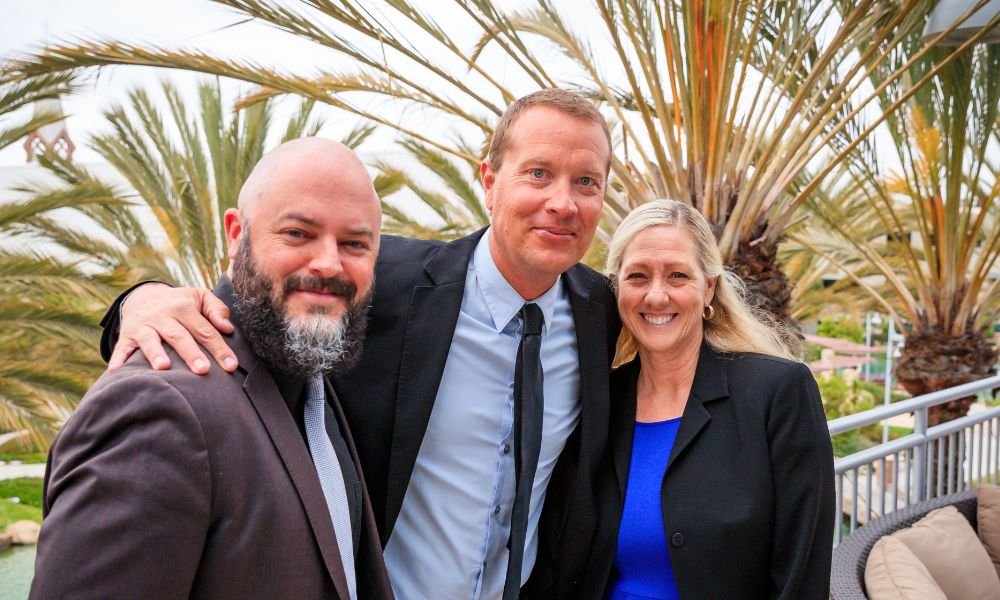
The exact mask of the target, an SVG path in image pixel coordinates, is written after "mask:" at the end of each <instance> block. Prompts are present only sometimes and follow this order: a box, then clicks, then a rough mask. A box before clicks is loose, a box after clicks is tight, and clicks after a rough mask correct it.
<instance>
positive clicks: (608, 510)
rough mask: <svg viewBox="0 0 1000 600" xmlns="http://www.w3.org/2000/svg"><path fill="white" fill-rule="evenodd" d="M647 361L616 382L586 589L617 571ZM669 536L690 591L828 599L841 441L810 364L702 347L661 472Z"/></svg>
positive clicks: (597, 589)
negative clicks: (836, 445) (639, 382)
mask: <svg viewBox="0 0 1000 600" xmlns="http://www.w3.org/2000/svg"><path fill="white" fill-rule="evenodd" d="M638 373H639V361H638V360H635V361H633V362H632V363H629V364H627V365H624V366H622V367H621V368H620V369H618V370H617V371H615V372H614V374H613V375H612V378H611V396H612V413H611V414H612V416H611V440H610V444H609V448H610V451H609V453H608V454H607V456H606V457H605V460H604V461H602V466H601V472H600V475H599V484H598V487H599V492H598V495H599V503H600V509H599V518H600V520H601V522H600V530H599V532H598V535H597V537H596V539H595V543H594V546H593V553H592V556H591V559H590V570H589V573H588V579H587V583H586V585H585V586H584V588H583V589H584V590H587V594H585V595H582V596H581V597H587V598H594V599H595V600H596V599H599V598H601V597H602V595H603V592H604V588H605V586H606V584H607V583H608V581H609V578H610V576H611V574H612V569H613V564H612V561H613V559H614V555H615V549H616V546H617V541H618V527H619V524H620V522H621V512H622V506H623V503H624V499H625V489H626V487H627V483H628V481H627V480H628V472H629V464H630V461H631V457H632V436H633V432H634V427H635V414H636V378H637V376H638ZM661 500H662V505H663V522H664V532H663V533H664V536H665V537H666V540H667V544H668V549H669V552H670V561H671V564H672V566H673V570H674V575H675V577H676V581H677V587H678V590H679V591H680V595H681V597H682V598H744V599H749V600H752V599H757V598H761V599H762V598H782V599H787V600H813V599H815V600H819V599H826V598H828V597H829V585H830V558H831V553H832V543H831V541H830V539H831V538H830V535H831V533H832V532H833V523H834V514H835V509H834V474H833V449H832V447H831V444H830V434H829V430H828V429H827V426H826V418H825V416H824V414H823V406H822V402H821V400H820V396H819V390H818V389H817V387H816V382H815V380H814V379H813V377H812V374H811V373H810V372H809V370H808V369H807V368H806V367H805V365H802V364H800V363H795V362H791V361H787V360H784V359H780V358H775V357H769V356H763V355H757V354H744V355H723V354H720V353H718V352H716V351H714V350H712V349H711V348H709V347H708V346H707V345H703V346H702V350H701V354H700V356H699V359H698V367H697V372H696V374H695V379H694V384H693V386H692V388H691V397H690V398H689V399H688V402H687V405H686V407H685V409H684V414H683V418H682V420H681V425H680V429H679V430H678V432H677V438H676V440H675V442H674V447H673V450H672V452H671V454H670V459H669V463H668V466H667V472H666V476H665V477H664V480H663V485H662V491H661Z"/></svg>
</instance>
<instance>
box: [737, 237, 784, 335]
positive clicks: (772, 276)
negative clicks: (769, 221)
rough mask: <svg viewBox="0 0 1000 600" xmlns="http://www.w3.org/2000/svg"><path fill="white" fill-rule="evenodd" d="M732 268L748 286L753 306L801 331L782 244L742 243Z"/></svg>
mask: <svg viewBox="0 0 1000 600" xmlns="http://www.w3.org/2000/svg"><path fill="white" fill-rule="evenodd" d="M761 232H763V227H761ZM755 237H756V236H755V235H751V236H750V239H754V238H755ZM729 267H730V268H732V269H733V271H734V272H735V273H736V274H737V275H739V276H740V279H742V280H743V281H744V282H745V283H746V286H747V292H748V293H749V300H750V302H751V304H753V305H754V306H756V307H757V308H759V309H761V310H763V311H765V312H767V313H768V314H770V315H771V316H773V317H774V318H775V319H776V320H777V321H779V322H780V323H783V324H785V325H786V326H788V327H789V329H790V330H791V331H793V332H798V330H799V324H798V323H797V322H796V321H795V319H793V318H792V286H791V285H790V284H789V282H788V277H787V276H786V275H785V272H784V271H783V270H782V269H781V263H780V262H778V244H774V243H770V242H762V243H759V244H756V245H751V244H750V242H746V241H742V242H740V246H739V250H737V251H736V254H735V255H734V256H733V257H732V258H731V260H730V262H729Z"/></svg>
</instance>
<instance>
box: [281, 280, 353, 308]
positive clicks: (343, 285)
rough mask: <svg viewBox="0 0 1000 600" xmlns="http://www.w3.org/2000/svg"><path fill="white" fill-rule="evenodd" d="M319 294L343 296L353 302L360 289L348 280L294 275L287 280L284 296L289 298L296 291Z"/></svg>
mask: <svg viewBox="0 0 1000 600" xmlns="http://www.w3.org/2000/svg"><path fill="white" fill-rule="evenodd" d="M297 290H303V291H307V292H319V293H323V294H333V295H335V296H343V297H345V298H347V300H348V301H350V302H353V301H354V296H356V295H357V293H358V287H357V286H356V285H354V284H353V283H351V282H350V281H349V280H347V279H341V278H340V277H305V276H302V275H292V276H290V277H288V278H287V279H286V280H285V289H284V296H285V297H286V298H287V297H288V295H289V294H291V293H292V292H294V291H297Z"/></svg>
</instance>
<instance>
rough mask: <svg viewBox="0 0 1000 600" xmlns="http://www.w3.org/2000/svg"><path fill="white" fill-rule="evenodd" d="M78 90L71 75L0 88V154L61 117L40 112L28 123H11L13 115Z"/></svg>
mask: <svg viewBox="0 0 1000 600" xmlns="http://www.w3.org/2000/svg"><path fill="white" fill-rule="evenodd" d="M78 88H79V85H78V84H77V82H76V80H75V78H74V76H73V74H72V73H52V74H48V75H43V76H41V77H37V78H33V79H30V80H25V81H18V82H14V83H11V84H8V85H4V86H3V87H2V88H0V150H3V149H4V148H6V147H7V146H9V145H11V144H13V143H14V142H16V141H18V140H20V139H22V138H23V137H24V136H26V135H28V134H29V133H31V132H32V131H34V130H36V129H38V128H39V127H43V126H45V125H48V124H49V123H53V122H55V121H58V120H59V119H60V118H62V117H61V115H58V114H54V113H53V114H46V113H45V112H44V111H43V112H41V113H40V114H35V115H33V116H32V117H31V118H30V119H26V120H18V121H15V122H14V123H9V121H11V120H13V114H14V113H15V111H17V110H19V109H21V108H25V107H28V106H31V105H32V104H34V103H36V102H39V101H42V100H54V99H56V98H59V97H61V96H65V95H68V94H72V93H73V92H74V91H76V90H77V89H78Z"/></svg>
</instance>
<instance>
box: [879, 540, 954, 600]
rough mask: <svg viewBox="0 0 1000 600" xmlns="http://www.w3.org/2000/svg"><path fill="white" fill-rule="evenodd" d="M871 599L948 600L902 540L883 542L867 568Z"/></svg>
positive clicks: (881, 541)
mask: <svg viewBox="0 0 1000 600" xmlns="http://www.w3.org/2000/svg"><path fill="white" fill-rule="evenodd" d="M865 587H866V588H867V589H868V600H948V597H947V596H945V595H944V592H942V591H941V588H939V587H938V584H937V583H935V582H934V578H933V577H931V574H930V573H929V572H928V571H927V567H925V566H924V563H922V562H920V559H919V558H917V556H916V555H915V554H913V551H912V550H910V549H909V548H908V547H907V546H906V544H904V543H903V542H902V540H897V539H896V538H894V537H892V536H889V537H884V538H882V539H880V540H879V541H877V542H875V545H874V546H872V550H871V552H870V553H868V564H867V565H866V566H865Z"/></svg>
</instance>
